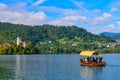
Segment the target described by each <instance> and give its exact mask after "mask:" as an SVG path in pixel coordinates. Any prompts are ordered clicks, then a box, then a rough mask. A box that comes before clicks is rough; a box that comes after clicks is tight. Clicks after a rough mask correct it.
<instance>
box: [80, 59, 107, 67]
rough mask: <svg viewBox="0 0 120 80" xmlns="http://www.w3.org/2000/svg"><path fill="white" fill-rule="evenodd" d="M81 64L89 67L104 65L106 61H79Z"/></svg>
mask: <svg viewBox="0 0 120 80" xmlns="http://www.w3.org/2000/svg"><path fill="white" fill-rule="evenodd" d="M80 62H81V66H89V67H102V66H106V62H99V63H96V62H91V63H85V62H83V61H81V60H80Z"/></svg>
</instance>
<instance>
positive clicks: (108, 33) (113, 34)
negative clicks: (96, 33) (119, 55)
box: [100, 32, 120, 40]
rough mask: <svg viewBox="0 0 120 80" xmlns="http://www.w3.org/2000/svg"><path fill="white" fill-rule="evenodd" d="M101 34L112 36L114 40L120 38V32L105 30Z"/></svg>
mask: <svg viewBox="0 0 120 80" xmlns="http://www.w3.org/2000/svg"><path fill="white" fill-rule="evenodd" d="M100 35H104V36H107V37H111V38H112V39H114V40H118V39H120V33H111V32H103V33H101V34H100Z"/></svg>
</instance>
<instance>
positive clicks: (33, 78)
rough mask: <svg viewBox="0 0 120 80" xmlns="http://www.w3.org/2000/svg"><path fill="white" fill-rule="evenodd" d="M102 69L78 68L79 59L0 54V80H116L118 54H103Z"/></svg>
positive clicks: (119, 69)
mask: <svg viewBox="0 0 120 80" xmlns="http://www.w3.org/2000/svg"><path fill="white" fill-rule="evenodd" d="M103 58H104V60H105V61H106V62H107V64H108V65H107V66H106V67H98V68H93V67H82V66H80V62H79V59H80V56H79V55H75V54H70V55H59V54H58V55H0V80H120V79H119V78H120V55H119V54H105V55H103Z"/></svg>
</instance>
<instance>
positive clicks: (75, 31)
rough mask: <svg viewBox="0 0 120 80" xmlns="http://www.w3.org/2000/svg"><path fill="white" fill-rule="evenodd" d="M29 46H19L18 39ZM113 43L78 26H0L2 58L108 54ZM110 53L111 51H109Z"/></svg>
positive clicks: (111, 40)
mask: <svg viewBox="0 0 120 80" xmlns="http://www.w3.org/2000/svg"><path fill="white" fill-rule="evenodd" d="M18 35H19V36H20V38H21V39H22V40H24V41H26V42H27V43H28V47H27V48H25V49H24V48H23V47H22V46H16V38H17V36H18ZM109 42H114V40H113V39H111V38H108V37H105V36H99V35H96V34H92V33H90V32H87V31H86V30H85V29H83V28H79V27H77V26H54V25H41V26H28V25H22V24H11V23H4V22H0V44H3V43H10V45H11V47H2V48H0V54H30V53H31V54H33V53H37V54H38V53H79V52H80V51H81V50H100V51H109V50H108V49H107V48H106V45H107V44H106V43H109ZM110 50H111V49H110Z"/></svg>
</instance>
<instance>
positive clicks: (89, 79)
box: [80, 66, 103, 80]
mask: <svg viewBox="0 0 120 80" xmlns="http://www.w3.org/2000/svg"><path fill="white" fill-rule="evenodd" d="M102 71H103V67H87V66H81V68H80V77H81V78H82V80H94V78H95V77H96V78H98V77H100V76H101V74H102Z"/></svg>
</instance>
